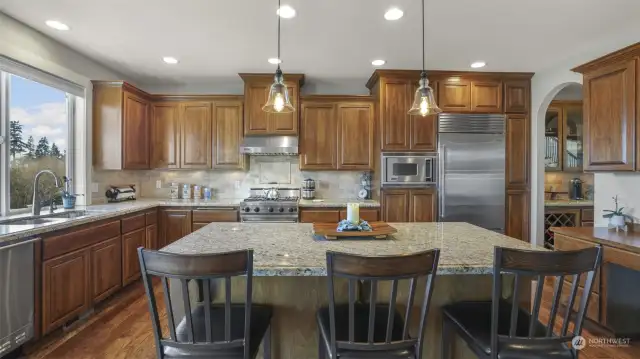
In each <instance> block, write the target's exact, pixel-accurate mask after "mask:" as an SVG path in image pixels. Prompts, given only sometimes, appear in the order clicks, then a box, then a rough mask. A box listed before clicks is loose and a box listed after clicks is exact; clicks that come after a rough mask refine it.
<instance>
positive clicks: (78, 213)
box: [42, 211, 89, 218]
mask: <svg viewBox="0 0 640 359" xmlns="http://www.w3.org/2000/svg"><path fill="white" fill-rule="evenodd" d="M88 214H89V212H87V211H69V212H61V213H54V214H45V215H43V216H42V218H78V217H84V216H86V215H88Z"/></svg>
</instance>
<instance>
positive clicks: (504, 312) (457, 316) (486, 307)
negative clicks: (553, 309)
mask: <svg viewBox="0 0 640 359" xmlns="http://www.w3.org/2000/svg"><path fill="white" fill-rule="evenodd" d="M499 308H500V309H499V312H498V313H499V314H498V334H499V335H509V328H510V325H511V323H510V320H511V303H509V302H506V301H500V306H499ZM442 311H443V318H444V320H447V321H449V322H450V323H452V324H453V325H454V328H455V329H456V331H457V333H458V334H459V335H460V336H461V337H462V339H464V340H465V342H467V344H468V345H469V347H471V349H472V350H473V351H474V352H476V353H478V352H484V353H485V354H486V355H489V354H490V353H491V302H490V301H489V302H460V303H455V304H451V305H447V306H445V307H443V308H442ZM530 319H531V314H530V313H528V312H526V311H525V310H522V309H519V310H518V325H517V327H516V336H518V337H528V336H529V323H530ZM546 330H547V327H546V325H543V324H542V323H540V322H539V321H538V320H536V323H535V324H534V336H536V337H543V336H545V333H546ZM498 358H500V359H543V358H544V359H574V355H573V351H572V350H571V349H570V348H568V347H567V345H565V344H562V343H560V344H539V343H534V342H533V341H532V343H531V344H530V345H521V344H520V345H507V344H504V343H502V344H501V345H500V349H499V353H498Z"/></svg>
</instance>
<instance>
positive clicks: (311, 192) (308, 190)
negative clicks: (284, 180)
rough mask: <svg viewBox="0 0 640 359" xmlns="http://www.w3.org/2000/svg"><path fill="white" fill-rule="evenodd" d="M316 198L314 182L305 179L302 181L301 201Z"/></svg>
mask: <svg viewBox="0 0 640 359" xmlns="http://www.w3.org/2000/svg"><path fill="white" fill-rule="evenodd" d="M314 198H316V181H314V180H312V179H311V178H307V179H305V180H304V181H302V199H314Z"/></svg>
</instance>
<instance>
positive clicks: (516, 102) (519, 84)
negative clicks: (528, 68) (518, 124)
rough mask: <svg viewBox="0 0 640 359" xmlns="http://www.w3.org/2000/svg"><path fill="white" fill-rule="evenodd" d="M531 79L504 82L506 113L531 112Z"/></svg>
mask: <svg viewBox="0 0 640 359" xmlns="http://www.w3.org/2000/svg"><path fill="white" fill-rule="evenodd" d="M530 87H531V84H530V82H529V81H521V80H512V81H505V82H504V111H505V112H506V113H524V114H528V113H529V107H530V102H531V95H530V91H529V88H530Z"/></svg>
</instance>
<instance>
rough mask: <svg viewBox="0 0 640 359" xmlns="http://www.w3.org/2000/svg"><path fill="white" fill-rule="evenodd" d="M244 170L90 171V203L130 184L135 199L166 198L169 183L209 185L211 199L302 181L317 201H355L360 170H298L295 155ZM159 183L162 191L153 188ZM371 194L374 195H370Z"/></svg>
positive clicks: (255, 160) (260, 159)
mask: <svg viewBox="0 0 640 359" xmlns="http://www.w3.org/2000/svg"><path fill="white" fill-rule="evenodd" d="M249 159H250V163H249V170H248V171H219V170H216V171H213V170H147V171H144V170H143V171H139V170H136V171H101V170H93V176H92V182H94V183H98V192H97V193H93V196H92V203H102V202H104V201H105V198H104V192H105V190H106V189H107V187H108V186H109V185H122V184H134V185H135V186H136V189H137V191H138V196H139V197H146V198H169V186H170V185H171V182H178V183H180V184H183V183H189V184H192V185H194V184H197V185H202V186H209V187H211V188H212V189H213V196H214V198H244V197H247V196H248V194H249V188H252V187H267V186H268V185H269V183H270V182H277V183H278V185H279V186H280V187H295V188H300V186H301V184H302V181H303V180H304V179H305V178H312V179H314V180H315V181H316V197H317V198H355V197H356V196H357V194H358V191H359V190H360V176H361V174H362V171H301V170H300V167H299V163H298V157H296V156H250V157H249ZM158 180H160V181H161V183H162V188H159V189H158V188H156V181H158ZM374 193H375V192H374Z"/></svg>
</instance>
